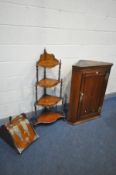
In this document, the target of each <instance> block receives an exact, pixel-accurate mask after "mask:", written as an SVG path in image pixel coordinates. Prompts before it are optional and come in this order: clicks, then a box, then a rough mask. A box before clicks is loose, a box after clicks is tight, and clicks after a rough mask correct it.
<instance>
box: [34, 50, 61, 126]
mask: <svg viewBox="0 0 116 175" xmlns="http://www.w3.org/2000/svg"><path fill="white" fill-rule="evenodd" d="M55 66H59V71H58V78H57V79H54V78H48V77H47V75H46V74H47V73H46V71H47V69H51V68H53V67H55ZM39 67H43V69H44V75H43V78H42V79H40V80H39V77H38V70H39ZM60 74H61V61H59V60H57V59H56V58H55V56H54V55H53V54H48V53H47V52H46V50H44V53H43V54H42V55H41V56H40V59H39V61H38V62H37V64H36V86H35V87H36V102H35V114H36V121H35V124H40V123H44V124H45V123H52V122H55V121H56V120H58V119H60V118H64V116H63V115H62V113H61V112H58V111H52V110H51V108H54V107H55V106H57V104H58V103H59V102H62V104H63V99H62V80H61V78H60ZM58 84H60V93H59V96H56V95H50V94H48V93H47V88H56V86H57V85H58ZM39 87H42V88H43V90H44V94H43V95H42V96H41V97H40V98H39V99H38V88H39ZM38 106H42V107H44V108H45V110H44V112H42V114H40V115H39V116H38V115H37V107H38ZM46 109H47V111H46Z"/></svg>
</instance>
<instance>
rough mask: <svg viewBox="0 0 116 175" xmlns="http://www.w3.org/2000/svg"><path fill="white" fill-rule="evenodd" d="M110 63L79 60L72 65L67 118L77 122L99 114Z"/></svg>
mask: <svg viewBox="0 0 116 175" xmlns="http://www.w3.org/2000/svg"><path fill="white" fill-rule="evenodd" d="M111 66H112V64H111V63H103V62H95V61H90V60H89V61H87V60H86V61H84V60H82V61H79V64H76V65H74V66H73V67H72V78H71V90H70V101H69V113H68V120H69V121H70V122H72V123H79V122H80V121H84V120H85V121H86V120H88V119H92V118H94V117H95V116H98V115H100V113H101V109H102V104H103V99H104V95H105V91H106V87H107V82H108V77H109V74H110V69H111Z"/></svg>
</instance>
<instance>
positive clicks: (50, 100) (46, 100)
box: [36, 95, 61, 107]
mask: <svg viewBox="0 0 116 175" xmlns="http://www.w3.org/2000/svg"><path fill="white" fill-rule="evenodd" d="M59 101H61V98H60V97H57V96H52V95H43V96H42V97H41V98H40V99H39V100H37V102H36V105H41V106H44V107H47V106H53V105H56V104H57V103H58V102H59Z"/></svg>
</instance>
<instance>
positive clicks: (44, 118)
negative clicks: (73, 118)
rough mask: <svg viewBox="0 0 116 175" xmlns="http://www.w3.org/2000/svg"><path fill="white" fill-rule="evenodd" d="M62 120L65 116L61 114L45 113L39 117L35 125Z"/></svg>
mask: <svg viewBox="0 0 116 175" xmlns="http://www.w3.org/2000/svg"><path fill="white" fill-rule="evenodd" d="M60 118H64V116H63V115H62V114H61V113H58V112H52V111H49V112H44V113H43V114H41V115H40V116H38V117H37V119H36V122H35V124H41V123H43V124H44V123H46V124H47V123H52V122H55V121H56V120H58V119H60Z"/></svg>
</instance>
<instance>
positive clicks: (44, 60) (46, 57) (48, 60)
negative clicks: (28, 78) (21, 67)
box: [37, 50, 60, 68]
mask: <svg viewBox="0 0 116 175" xmlns="http://www.w3.org/2000/svg"><path fill="white" fill-rule="evenodd" d="M59 64H60V62H59V60H57V59H56V58H55V56H54V55H53V54H48V53H47V52H46V50H44V53H43V54H42V55H41V56H40V59H39V61H38V62H37V66H42V67H44V68H52V67H55V66H57V65H59Z"/></svg>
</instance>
